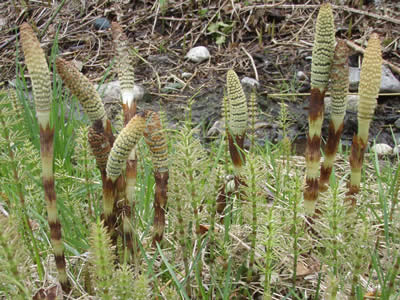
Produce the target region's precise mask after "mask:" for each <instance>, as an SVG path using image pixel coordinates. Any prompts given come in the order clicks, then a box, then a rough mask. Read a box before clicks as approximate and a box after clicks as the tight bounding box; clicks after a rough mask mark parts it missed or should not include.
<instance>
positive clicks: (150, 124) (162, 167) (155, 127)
mask: <svg viewBox="0 0 400 300" xmlns="http://www.w3.org/2000/svg"><path fill="white" fill-rule="evenodd" d="M144 136H145V141H146V144H147V145H148V146H149V148H150V152H151V156H152V161H153V167H154V179H155V182H156V186H155V193H154V234H153V246H155V245H156V243H160V242H161V240H162V238H163V234H164V227H165V206H166V204H167V200H168V196H167V192H168V178H169V172H168V145H167V139H166V136H165V132H164V131H163V129H162V126H161V122H160V116H159V115H158V114H157V113H155V112H153V111H146V130H145V131H144Z"/></svg>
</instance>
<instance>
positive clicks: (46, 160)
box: [20, 23, 71, 293]
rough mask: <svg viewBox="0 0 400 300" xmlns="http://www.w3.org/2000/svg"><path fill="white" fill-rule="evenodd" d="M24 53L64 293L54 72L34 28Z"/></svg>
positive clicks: (25, 38) (25, 32) (24, 37)
mask: <svg viewBox="0 0 400 300" xmlns="http://www.w3.org/2000/svg"><path fill="white" fill-rule="evenodd" d="M20 34H21V44H22V50H23V52H24V56H25V63H26V65H27V67H28V71H29V73H30V75H31V80H32V88H33V95H34V99H35V104H36V115H37V119H38V123H39V128H40V156H41V160H42V181H43V187H44V197H45V200H46V203H47V218H48V223H49V227H50V240H51V243H52V245H53V251H54V258H55V261H56V266H57V271H58V280H59V281H60V284H61V287H62V289H63V291H64V292H66V293H68V292H69V291H70V290H71V287H70V283H69V281H68V277H67V271H66V262H65V256H64V247H63V242H62V234H61V223H60V220H59V218H58V214H57V201H56V192H55V186H54V173H53V156H54V153H53V152H54V148H53V142H54V127H53V126H52V125H51V124H50V114H51V99H52V92H51V82H50V72H49V68H48V65H47V61H46V57H45V54H44V51H43V50H42V48H41V47H40V43H39V40H38V39H37V37H36V35H35V33H34V32H33V30H32V28H31V27H30V25H28V24H27V23H23V24H22V25H21V27H20Z"/></svg>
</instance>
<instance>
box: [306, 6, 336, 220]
mask: <svg viewBox="0 0 400 300" xmlns="http://www.w3.org/2000/svg"><path fill="white" fill-rule="evenodd" d="M334 44H335V27H334V24H333V14H332V7H331V5H330V4H328V3H326V4H323V5H321V8H320V10H319V13H318V17H317V23H316V32H315V38H314V47H313V52H312V65H311V96H310V103H309V115H308V125H309V129H308V140H307V147H306V152H305V158H306V185H305V188H304V207H305V210H306V213H308V214H312V213H314V211H315V204H316V201H317V199H318V177H319V161H320V157H321V154H320V145H321V127H322V122H323V120H324V117H323V113H324V97H325V91H326V87H327V86H328V82H329V74H330V70H331V65H332V58H333V53H334Z"/></svg>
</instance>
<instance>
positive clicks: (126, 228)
mask: <svg viewBox="0 0 400 300" xmlns="http://www.w3.org/2000/svg"><path fill="white" fill-rule="evenodd" d="M111 32H112V38H113V44H114V49H115V51H116V54H117V71H118V79H119V80H120V86H121V98H122V108H123V115H124V125H126V124H128V122H129V121H130V120H131V118H132V117H133V116H134V115H135V114H136V101H135V99H134V94H133V86H134V70H133V62H132V58H131V56H130V53H129V47H128V38H127V36H126V35H125V34H124V32H123V30H122V28H121V26H120V25H119V24H118V23H116V22H112V24H111ZM125 174H126V176H125V183H124V186H123V188H124V190H125V191H124V192H125V195H126V199H127V202H128V203H127V204H126V205H125V206H124V207H125V209H124V211H123V215H122V217H123V219H122V224H123V225H122V228H123V232H124V237H125V242H126V244H127V247H128V248H129V250H130V252H131V254H133V248H134V246H133V244H132V243H133V234H134V232H133V228H132V225H133V224H131V222H132V221H133V219H134V213H133V212H134V207H135V186H136V177H137V160H136V154H135V149H132V151H131V153H130V154H129V157H128V160H127V162H126V173H125ZM121 179H122V178H121ZM133 222H134V221H133Z"/></svg>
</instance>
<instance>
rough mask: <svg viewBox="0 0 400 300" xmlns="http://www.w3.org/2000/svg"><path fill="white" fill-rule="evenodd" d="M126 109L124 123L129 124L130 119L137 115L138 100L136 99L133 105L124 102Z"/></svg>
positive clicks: (123, 106) (123, 105) (124, 108)
mask: <svg viewBox="0 0 400 300" xmlns="http://www.w3.org/2000/svg"><path fill="white" fill-rule="evenodd" d="M122 108H123V110H124V125H126V124H128V123H129V121H130V120H131V119H132V118H133V117H134V116H135V115H136V101H134V102H133V103H132V105H131V107H128V105H127V104H122Z"/></svg>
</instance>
